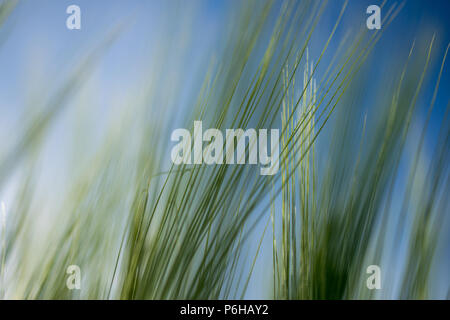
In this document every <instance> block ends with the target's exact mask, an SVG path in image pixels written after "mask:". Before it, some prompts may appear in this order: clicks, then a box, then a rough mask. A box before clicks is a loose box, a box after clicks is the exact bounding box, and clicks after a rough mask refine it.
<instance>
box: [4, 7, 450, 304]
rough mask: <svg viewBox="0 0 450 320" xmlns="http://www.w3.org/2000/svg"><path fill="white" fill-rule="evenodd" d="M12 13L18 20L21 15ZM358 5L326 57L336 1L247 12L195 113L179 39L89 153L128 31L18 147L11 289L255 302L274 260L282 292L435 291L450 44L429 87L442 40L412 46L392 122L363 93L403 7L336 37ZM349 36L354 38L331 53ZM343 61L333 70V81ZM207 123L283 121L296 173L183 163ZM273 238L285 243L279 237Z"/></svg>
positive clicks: (273, 291) (51, 103) (270, 285)
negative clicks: (57, 173) (55, 138)
mask: <svg viewBox="0 0 450 320" xmlns="http://www.w3.org/2000/svg"><path fill="white" fill-rule="evenodd" d="M5 3H6V4H5ZM5 3H4V4H2V6H1V7H0V19H6V18H7V16H8V14H7V13H8V12H9V11H10V9H11V8H10V7H9V6H8V3H11V2H5ZM347 6H348V3H347V2H345V3H343V6H342V9H341V11H340V12H339V15H338V16H337V17H336V21H335V24H334V26H333V28H332V29H331V31H330V33H329V34H327V35H326V37H325V39H326V40H325V41H323V43H322V49H321V51H320V54H319V55H318V56H317V57H311V55H310V53H309V49H308V47H309V45H310V41H311V38H312V35H313V33H314V31H315V30H316V28H317V26H318V24H319V23H320V22H321V18H322V15H323V12H324V10H325V9H326V7H327V4H326V2H319V1H302V2H299V3H297V2H289V1H287V2H283V3H282V4H281V5H279V3H278V2H272V1H246V2H245V3H242V4H239V10H235V11H234V12H233V14H234V16H233V17H234V19H236V20H235V21H234V22H233V24H229V25H228V29H227V30H226V37H225V39H224V43H223V47H222V48H221V50H220V51H219V52H218V53H217V56H216V57H215V59H213V60H212V61H211V63H210V64H209V68H208V70H207V72H205V73H204V75H202V76H201V77H200V78H201V86H199V87H200V90H198V92H197V91H196V92H190V93H189V97H190V99H192V108H190V109H187V110H179V108H177V106H176V104H177V93H179V92H182V91H183V88H184V87H185V84H184V83H183V82H182V81H180V80H179V78H178V77H177V73H176V70H177V63H179V62H180V61H181V63H183V62H185V60H186V58H185V55H186V53H187V52H188V51H189V46H187V47H183V48H182V50H180V51H179V52H173V51H171V46H170V44H167V45H162V46H161V49H160V51H159V52H158V58H159V59H157V60H156V61H155V62H152V63H151V66H152V68H154V69H155V70H156V72H154V73H152V74H151V75H149V78H148V79H146V90H145V92H144V93H142V94H141V95H139V96H135V97H133V98H130V99H129V100H128V101H126V102H125V103H124V106H123V108H118V110H114V112H111V113H112V114H111V115H109V116H108V117H106V120H107V121H106V126H107V129H106V130H105V132H106V133H105V134H104V136H102V138H101V139H100V142H99V143H95V142H94V141H92V145H90V146H86V145H85V142H86V140H82V136H83V135H87V136H88V135H89V134H90V133H93V132H94V131H95V130H94V129H93V128H89V126H88V125H86V123H88V124H89V123H90V122H89V121H90V119H91V117H92V115H91V114H90V112H89V111H86V108H83V104H84V102H85V99H88V98H86V97H82V95H81V94H80V91H81V90H82V88H83V84H84V83H86V79H88V78H89V76H90V74H91V73H92V72H93V70H94V69H95V67H96V65H97V64H98V63H99V61H101V59H102V56H103V54H105V52H107V50H108V48H109V46H110V45H112V44H113V43H114V41H115V39H117V38H118V37H120V36H121V34H122V33H121V32H124V33H125V32H126V30H125V31H113V32H112V33H111V34H110V36H108V37H106V40H104V41H103V42H102V43H101V44H99V45H98V47H97V48H95V49H93V50H92V51H91V52H89V53H88V54H87V55H86V57H85V58H84V59H81V60H80V62H79V65H78V67H76V68H74V69H73V72H72V73H71V74H70V75H68V76H67V78H66V79H65V81H64V83H58V84H57V85H56V86H55V94H54V95H53V96H52V97H51V98H50V99H49V100H48V101H47V102H46V103H43V106H42V108H40V109H39V111H33V112H31V111H30V112H29V113H27V117H26V119H25V120H24V123H23V126H22V127H21V128H20V129H19V128H18V129H17V132H15V133H14V136H13V137H12V140H13V143H12V147H11V148H9V149H7V150H2V153H1V158H0V159H1V162H0V183H1V185H2V186H4V185H6V184H7V183H8V182H9V181H10V180H11V179H14V181H15V185H16V186H17V191H16V192H15V198H14V200H13V201H11V202H10V203H8V204H7V209H6V211H7V219H6V221H5V223H4V225H3V226H2V227H3V228H4V230H6V232H2V233H1V236H2V237H3V241H4V243H5V248H4V249H2V250H1V254H2V260H1V261H2V264H1V277H2V278H1V285H2V294H3V297H4V298H12V299H23V298H24V299H77V298H84V299H182V298H188V299H218V298H241V297H244V295H245V293H246V292H247V290H248V286H249V283H250V279H251V277H252V270H253V269H254V267H255V263H256V261H257V258H258V255H259V254H260V252H261V250H265V251H268V252H271V253H272V258H273V259H272V262H273V263H272V268H273V278H270V279H264V284H265V285H266V287H267V295H268V296H273V298H276V299H324V298H331V299H346V298H378V297H382V298H427V297H429V296H430V290H429V286H428V285H429V283H430V278H433V274H432V271H431V270H432V266H433V261H434V258H435V251H436V248H437V247H438V245H439V244H441V243H442V241H443V239H445V238H444V237H443V234H445V232H447V230H445V229H444V228H445V226H446V225H448V212H449V201H448V195H447V194H448V190H449V186H448V183H449V167H448V163H449V150H450V149H449V140H448V137H449V123H450V122H449V119H448V117H449V114H448V105H447V109H446V111H445V115H444V116H443V117H442V123H441V124H440V125H439V134H438V141H437V142H436V145H435V146H434V148H433V150H432V151H431V152H430V154H431V158H430V159H429V161H427V160H426V159H425V160H424V157H425V151H424V148H425V146H426V139H425V135H426V132H427V130H428V128H429V118H430V115H431V113H432V112H433V106H434V103H435V99H436V95H437V94H439V93H440V92H439V82H440V78H441V74H442V72H445V71H444V70H445V68H446V65H445V59H446V55H447V51H448V47H447V50H446V51H445V55H444V56H442V57H438V58H435V59H434V60H433V62H434V61H439V64H440V65H441V69H440V73H439V76H438V78H437V79H429V78H428V77H427V75H428V70H429V65H430V63H431V62H432V57H433V54H432V53H433V52H434V51H433V49H434V46H435V37H434V36H433V37H431V38H430V39H428V38H427V39H425V40H424V39H422V38H420V39H418V40H417V42H419V41H420V46H419V45H417V43H414V44H412V46H411V48H410V50H409V51H408V50H407V51H405V52H401V53H398V59H399V61H401V62H402V63H401V64H399V65H398V68H393V69H392V70H391V71H390V74H388V75H385V79H389V81H390V84H391V90H388V91H386V90H384V87H383V86H382V85H381V84H380V85H379V86H378V87H379V89H380V92H379V93H378V98H377V100H376V101H373V103H372V104H373V106H374V107H376V112H368V113H367V111H366V110H364V109H363V108H361V106H359V105H358V103H357V99H355V97H358V96H361V95H364V90H365V87H367V86H368V83H369V82H370V81H371V80H370V79H367V78H364V76H363V75H362V74H363V72H361V70H365V68H367V59H368V57H370V53H371V51H372V49H373V48H374V46H375V45H376V43H377V42H378V40H379V39H380V37H381V36H382V33H383V32H384V30H386V29H388V28H389V24H390V23H391V21H392V20H393V19H395V16H396V15H397V14H398V13H399V10H401V6H399V5H396V4H393V5H391V4H389V6H387V5H386V7H385V8H383V10H384V12H386V13H385V14H384V15H383V28H382V29H381V30H379V31H371V32H369V31H368V30H367V29H366V28H365V27H363V28H361V30H359V31H358V32H356V33H355V32H354V33H347V34H346V35H345V36H340V37H339V39H337V40H336V39H335V37H336V30H338V29H339V27H340V24H341V23H342V16H343V14H344V13H345V10H346V7H347ZM231 16H232V15H230V17H231ZM236 16H238V18H236ZM0 22H2V20H0ZM182 27H183V26H181V27H180V28H182ZM172 31H173V30H172ZM167 32H170V31H167ZM171 37H173V36H172V34H167V38H171ZM177 40H178V39H174V40H173V41H177ZM333 41H337V42H338V43H339V46H338V48H337V50H335V51H334V52H330V50H329V46H330V43H332V42H333ZM424 43H426V45H424ZM424 48H425V49H426V50H425V49H424ZM0 50H1V48H0ZM325 56H327V57H328V58H329V61H330V63H329V65H328V66H327V67H326V68H325V72H324V73H323V74H321V75H320V78H318V75H317V73H316V70H317V68H318V66H319V65H321V63H322V64H323V59H324V57H325ZM395 58H397V57H395ZM425 81H432V82H433V83H435V89H434V93H433V97H432V100H431V101H427V102H426V103H427V104H428V106H429V107H428V110H429V111H428V113H427V115H426V118H425V121H423V123H421V131H420V133H419V134H418V138H417V137H416V136H413V137H412V138H411V135H412V133H411V127H412V122H413V119H416V117H417V110H418V107H417V104H418V101H422V100H419V97H420V95H421V93H422V90H423V86H424V82H425ZM73 101H75V105H76V106H77V107H78V110H76V111H74V110H70V108H69V107H70V106H71V104H70V103H69V102H72V103H73ZM161 106H163V107H161ZM30 108H32V106H30ZM71 112H72V113H71ZM64 113H70V114H71V115H74V116H73V117H72V118H71V119H72V120H71V121H70V126H69V127H67V130H73V131H74V135H73V137H72V138H73V140H69V139H67V140H68V141H65V143H64V149H63V150H60V152H61V153H64V154H67V158H66V161H67V163H66V166H67V168H68V169H66V170H65V171H64V174H65V176H64V181H65V182H66V184H65V185H64V187H63V188H62V189H61V190H56V184H55V186H54V188H55V189H54V190H53V191H51V190H48V189H47V187H45V188H44V187H43V185H42V184H41V179H42V177H41V176H40V169H41V166H42V162H44V159H45V158H44V157H43V154H44V152H43V150H44V149H45V144H46V141H47V140H48V136H49V135H50V132H51V130H52V126H53V125H54V123H55V122H57V121H60V119H61V117H60V115H61V114H64ZM331 119H334V121H333V122H331ZM194 120H202V121H203V125H204V126H208V127H210V128H218V129H220V130H224V129H225V128H255V129H259V128H280V129H281V132H282V134H281V139H280V146H281V147H280V150H281V154H280V173H279V174H277V175H275V176H261V175H259V171H258V169H257V168H255V167H253V166H228V165H225V164H224V165H216V166H204V165H203V166H193V165H181V166H170V165H169V164H170V159H169V158H168V150H170V144H169V142H170V133H171V130H173V129H174V128H177V127H185V128H190V129H191V130H192V126H193V121H194ZM86 126H88V128H86ZM92 126H93V127H95V125H92ZM324 128H327V129H329V132H328V134H327V135H323V131H324V130H325V129H324ZM86 150H95V151H93V152H91V153H89V154H92V156H90V158H89V160H88V161H84V162H82V163H76V157H75V156H74V155H76V154H77V153H83V152H86ZM247 152H248V147H247ZM398 185H400V187H399V186H398ZM398 190H400V191H398ZM56 191H57V192H56ZM51 192H55V194H57V195H58V198H54V197H52V194H51ZM261 221H262V222H263V224H264V226H265V228H264V230H263V232H261V234H260V232H259V231H260V229H259V228H258V227H257V226H258V225H259V224H260V222H261ZM269 226H271V227H270V228H269ZM270 230H272V235H271V237H272V243H273V247H272V248H267V247H266V246H263V245H262V242H263V241H262V240H263V237H265V236H267V234H268V232H269V231H270ZM255 233H257V236H256V237H255V236H254V234H255ZM255 239H257V240H255ZM259 239H261V240H259ZM255 241H256V242H257V246H256V251H255V250H253V251H251V252H250V254H248V253H247V250H246V249H248V248H249V246H248V244H249V243H252V242H255ZM258 241H259V242H258ZM399 243H403V244H405V243H406V245H404V246H403V247H400V246H399V245H398V244H399ZM250 248H253V247H252V246H250ZM399 252H401V253H400V254H399ZM371 264H379V265H380V266H381V267H382V270H386V271H387V270H393V269H395V272H392V273H391V274H390V275H389V274H387V275H385V276H383V291H382V293H378V294H379V295H378V296H376V295H374V294H373V293H372V291H369V290H367V288H366V287H365V283H366V282H365V279H366V277H367V274H366V273H365V270H366V267H367V266H368V265H371ZM69 265H78V266H80V268H81V271H82V284H81V290H68V289H67V287H66V279H67V274H66V269H67V267H68V266H69ZM393 265H395V266H396V267H393ZM267 268H270V263H268V264H267ZM390 276H391V277H392V279H390V278H389V277H390ZM394 284H395V285H394Z"/></svg>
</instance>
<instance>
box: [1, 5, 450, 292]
mask: <svg viewBox="0 0 450 320" xmlns="http://www.w3.org/2000/svg"><path fill="white" fill-rule="evenodd" d="M342 3H343V1H342V0H332V1H330V7H329V8H328V10H327V12H326V14H325V15H324V17H323V21H322V22H321V23H320V25H319V29H318V32H317V34H316V36H315V38H314V39H313V42H312V44H311V52H312V55H314V54H316V55H317V54H318V53H319V52H320V50H321V46H322V45H323V41H324V39H326V38H327V37H328V33H326V30H329V29H330V28H331V27H332V25H333V24H334V22H335V17H336V15H337V14H338V12H339V10H340V7H341V5H342ZM380 3H381V1H372V0H363V1H350V2H349V6H348V10H347V12H346V14H345V16H344V20H343V25H344V26H352V27H354V30H355V32H356V31H357V30H358V29H359V27H360V26H361V25H364V24H365V21H366V18H367V15H366V14H365V8H367V6H368V5H370V4H380ZM392 3H393V1H390V0H389V1H387V5H386V7H388V6H389V5H390V4H392ZM72 4H76V5H78V6H80V8H81V12H82V29H81V30H79V31H75V30H73V31H71V30H68V29H67V28H66V26H65V23H66V19H67V16H68V15H67V14H66V8H67V7H68V6H69V5H72ZM238 5H239V1H237V0H233V1H227V0H223V1H205V2H199V3H198V5H197V6H195V5H194V6H193V8H186V6H185V3H184V2H179V3H178V4H176V3H175V2H170V3H169V4H168V3H167V1H142V0H127V1H125V0H108V1H100V0H97V1H93V0H77V1H75V0H70V1H69V0H20V1H19V5H18V7H17V8H16V10H15V11H14V13H13V14H12V16H11V19H10V20H8V21H7V23H6V25H5V28H3V30H2V31H0V37H2V36H3V35H5V34H6V33H5V32H8V34H7V38H6V39H5V42H4V43H3V46H2V47H1V50H0V70H1V71H0V72H1V73H0V113H1V114H2V117H0V136H1V137H6V136H8V135H10V134H11V133H12V134H14V132H17V131H16V130H17V129H19V128H20V121H21V119H23V118H22V117H23V115H24V114H25V115H26V113H25V110H26V109H25V106H26V105H29V104H30V101H29V99H30V96H33V94H35V93H34V92H33V90H38V92H39V93H41V94H42V98H43V99H45V97H47V98H48V97H49V96H50V95H51V93H52V92H54V91H55V90H56V89H57V87H55V84H58V83H59V82H60V79H61V77H63V76H64V75H65V74H66V73H67V72H68V71H70V69H71V67H72V66H73V63H74V61H77V58H78V57H80V56H82V55H83V53H84V52H86V51H88V50H89V49H90V48H92V47H93V46H95V45H96V44H98V42H99V41H100V40H101V39H102V37H104V35H105V30H108V29H110V28H112V27H113V26H114V25H116V24H117V23H118V22H120V21H122V20H124V19H129V21H130V22H131V23H130V25H129V27H128V29H127V30H126V32H125V33H124V34H123V36H122V37H121V38H120V39H119V40H118V41H117V42H116V43H115V44H114V46H113V47H112V48H111V50H110V51H109V52H108V53H107V54H106V56H105V57H104V59H103V60H102V62H101V66H100V67H99V70H98V73H97V74H96V79H97V82H98V85H99V86H98V91H97V97H98V99H97V101H96V103H97V104H99V105H100V106H102V108H105V110H106V111H107V109H108V106H109V104H110V103H111V97H112V93H114V94H115V95H117V96H121V95H126V94H127V88H128V86H129V87H134V86H135V85H136V83H137V82H136V81H138V80H137V79H141V78H143V77H144V76H145V69H144V68H142V66H143V64H144V65H145V62H146V61H148V60H151V59H153V58H154V57H155V54H156V52H157V49H158V43H159V42H158V41H159V40H160V38H159V36H161V32H160V31H161V28H163V27H168V26H169V27H170V25H171V24H173V25H176V24H177V23H181V22H180V21H174V20H170V18H171V17H173V16H172V15H171V12H170V10H175V9H176V10H181V11H184V10H187V11H189V10H192V12H194V13H195V16H196V19H194V21H193V30H195V32H194V34H193V36H192V38H191V39H190V40H189V41H190V42H189V46H190V47H191V48H192V50H191V51H190V53H189V57H186V59H187V60H188V61H189V64H188V65H186V66H184V67H183V68H185V69H183V70H184V72H183V74H184V75H186V74H187V75H189V74H190V71H194V70H195V69H196V68H198V67H203V66H204V59H205V58H209V57H210V56H211V55H212V54H213V53H214V51H215V50H217V46H218V45H220V43H221V39H220V37H221V36H222V35H223V34H222V30H221V26H223V23H224V21H225V19H226V10H225V9H226V8H228V7H230V6H238ZM449 13H450V1H448V0H431V1H422V0H408V1H406V2H405V7H404V8H403V10H402V11H401V12H400V14H399V16H398V17H397V18H396V19H395V21H394V22H393V23H392V25H391V26H390V27H389V29H388V30H387V31H386V32H385V34H384V35H383V37H382V39H381V41H380V42H379V44H378V45H377V47H376V48H375V50H374V54H373V56H372V57H371V59H370V61H371V63H372V64H373V67H374V70H373V72H374V78H375V79H376V78H377V77H380V76H381V75H382V72H383V71H384V70H386V69H387V68H389V58H390V56H394V54H395V53H396V52H399V51H400V50H402V49H404V48H405V47H409V46H410V45H411V43H412V41H413V40H414V38H415V37H416V35H417V34H418V32H420V31H423V32H427V33H430V34H431V33H432V32H436V33H437V42H436V43H437V46H436V51H435V57H436V58H437V59H434V61H433V64H432V65H431V72H430V77H429V79H436V76H437V72H438V71H439V67H440V58H439V57H442V55H443V53H444V50H445V47H446V45H447V44H448V43H449V42H450V19H449V18H448V15H449ZM382 15H383V11H382ZM340 30H341V29H339V30H338V32H337V36H338V37H339V36H340ZM342 30H344V28H342ZM322 31H323V32H322ZM2 33H3V35H2ZM0 39H1V38H0ZM334 45H335V44H332V45H331V50H332V48H333V46H334ZM174 49H175V50H176V48H174ZM326 62H327V61H324V65H325V66H326ZM447 70H448V68H447ZM186 81H189V78H186ZM434 81H435V80H432V81H427V82H426V86H425V94H424V96H423V97H421V99H423V102H426V101H430V99H431V95H432V90H433V88H434ZM36 83H37V84H38V89H36V87H35V86H36ZM449 83H450V74H449V73H448V72H444V74H443V77H442V80H441V88H440V94H439V95H438V99H437V101H436V106H435V111H436V112H435V113H434V114H433V118H432V121H431V125H430V134H429V136H428V137H427V139H428V141H429V142H430V143H431V144H432V142H433V141H434V138H435V137H436V134H437V129H436V128H438V126H437V124H438V121H440V120H441V118H442V115H443V112H444V111H445V108H446V106H447V103H448V101H449V88H450V87H449ZM124 84H128V86H126V85H124ZM186 88H189V87H188V86H186ZM186 90H188V89H186ZM368 90H369V88H368ZM181 94H182V93H181ZM367 97H370V93H369V92H368V95H367ZM424 105H425V106H426V103H425V104H424ZM181 107H189V106H188V105H185V106H180V108H181ZM421 112H422V113H423V114H425V112H426V110H422V111H421ZM98 117H100V115H98ZM99 121H101V119H99ZM51 152H55V153H56V152H58V150H57V149H53V150H52V151H51ZM168 152H169V149H168ZM263 223H265V220H264V221H263ZM257 231H258V232H257V233H259V231H261V228H259V229H258V230H257ZM267 235H268V236H266V238H265V241H264V245H268V246H270V245H271V242H270V241H271V239H270V233H268V234H267ZM259 259H260V260H261V261H264V260H266V259H267V257H265V256H264V255H261V256H260V258H259ZM266 261H267V260H266ZM269 261H270V260H269ZM447 261H448V260H447ZM269 275H270V274H269ZM266 276H268V274H267V268H265V267H264V263H257V265H256V269H255V277H254V280H252V282H251V285H250V291H249V296H250V297H260V296H259V294H260V292H262V291H263V290H264V289H265V288H262V287H260V283H261V282H259V281H258V280H257V279H258V278H260V277H266ZM447 280H448V279H447ZM444 282H445V281H444Z"/></svg>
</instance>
